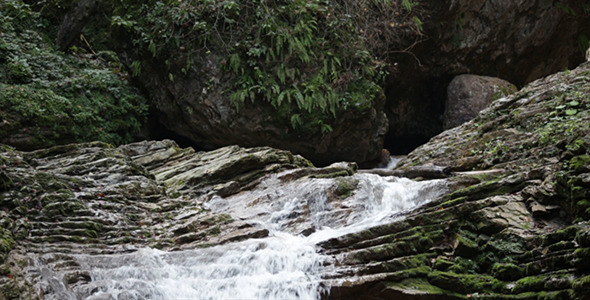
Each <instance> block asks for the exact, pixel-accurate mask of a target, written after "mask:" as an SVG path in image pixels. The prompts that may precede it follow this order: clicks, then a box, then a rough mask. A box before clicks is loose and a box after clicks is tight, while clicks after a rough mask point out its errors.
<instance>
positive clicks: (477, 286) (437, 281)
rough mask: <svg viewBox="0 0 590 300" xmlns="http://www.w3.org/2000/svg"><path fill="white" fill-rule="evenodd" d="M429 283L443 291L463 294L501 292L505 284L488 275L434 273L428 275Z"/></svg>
mask: <svg viewBox="0 0 590 300" xmlns="http://www.w3.org/2000/svg"><path fill="white" fill-rule="evenodd" d="M428 281H429V282H430V283H432V284H434V285H436V286H438V287H440V288H442V289H445V290H449V291H453V292H457V293H462V294H468V293H474V292H478V293H490V292H501V291H503V290H504V284H503V283H502V282H501V281H498V280H497V279H495V278H494V277H492V276H488V275H478V274H457V273H453V272H441V271H434V272H431V273H429V274H428Z"/></svg>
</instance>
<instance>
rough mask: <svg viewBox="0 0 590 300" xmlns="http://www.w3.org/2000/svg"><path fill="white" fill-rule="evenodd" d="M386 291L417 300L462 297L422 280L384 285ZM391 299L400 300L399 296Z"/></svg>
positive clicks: (409, 279) (408, 280)
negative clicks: (416, 299) (417, 299)
mask: <svg viewBox="0 0 590 300" xmlns="http://www.w3.org/2000/svg"><path fill="white" fill-rule="evenodd" d="M385 285H386V287H387V289H391V290H395V291H397V292H399V293H401V294H403V295H409V296H407V297H416V298H419V299H433V300H435V299H462V298H463V296H462V295H460V294H458V293H455V292H452V291H448V290H444V289H441V288H440V287H438V286H435V285H432V284H430V282H428V280H426V279H424V278H408V279H404V280H403V281H401V282H396V283H386V284H385ZM392 296H393V297H395V298H393V297H392V299H396V298H400V295H396V294H394V295H392Z"/></svg>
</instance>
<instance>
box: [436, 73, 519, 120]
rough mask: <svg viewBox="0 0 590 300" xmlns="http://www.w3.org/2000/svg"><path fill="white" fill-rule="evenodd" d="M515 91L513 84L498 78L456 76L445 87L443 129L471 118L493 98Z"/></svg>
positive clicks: (468, 75) (467, 75)
mask: <svg viewBox="0 0 590 300" xmlns="http://www.w3.org/2000/svg"><path fill="white" fill-rule="evenodd" d="M515 91H516V87H515V86H514V85H512V84H511V83H509V82H508V81H505V80H502V79H499V78H494V77H488V76H477V75H470V74H465V75H459V76H456V77H455V78H453V80H452V81H451V83H450V84H449V87H448V88H447V101H446V102H445V112H444V114H443V129H444V130H446V129H450V128H453V127H456V126H458V125H461V124H463V123H465V122H467V121H469V120H471V119H473V118H474V117H475V116H477V114H478V113H479V112H480V111H481V110H483V109H484V108H486V107H487V106H488V104H490V103H491V102H492V101H493V100H495V99H498V98H501V97H504V96H506V95H508V94H511V93H513V92H515Z"/></svg>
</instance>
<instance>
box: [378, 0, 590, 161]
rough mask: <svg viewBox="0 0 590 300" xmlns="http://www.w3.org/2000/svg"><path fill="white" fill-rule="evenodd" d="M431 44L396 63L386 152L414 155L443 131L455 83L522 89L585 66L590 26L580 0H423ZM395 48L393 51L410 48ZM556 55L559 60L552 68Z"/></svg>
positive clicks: (421, 44)
mask: <svg viewBox="0 0 590 300" xmlns="http://www.w3.org/2000/svg"><path fill="white" fill-rule="evenodd" d="M418 8H420V9H424V11H425V12H426V13H425V15H424V16H423V17H421V18H420V19H421V21H422V22H423V33H424V35H425V36H426V37H427V38H424V39H418V42H417V43H416V44H415V45H414V47H411V48H409V49H408V50H407V51H399V52H398V53H393V54H392V55H391V56H389V59H388V61H389V62H390V63H392V64H395V65H396V67H397V69H398V71H399V72H398V73H396V74H393V76H391V78H389V79H388V81H387V83H386V86H387V87H386V96H387V103H386V107H385V112H386V113H387V116H388V118H389V132H388V134H387V136H386V142H385V144H386V147H387V148H388V149H390V150H393V151H392V153H404V152H405V153H407V152H410V151H411V150H413V149H414V148H416V147H418V146H420V145H421V144H424V143H426V142H428V140H429V139H430V138H431V137H433V136H435V135H437V134H438V133H440V132H441V131H442V129H443V126H442V125H443V124H442V122H441V121H442V120H441V119H440V117H441V116H442V115H443V111H444V107H445V105H444V103H445V95H446V89H447V86H448V84H449V82H450V81H451V79H453V77H454V76H456V75H459V74H481V75H486V76H492V77H499V78H503V79H505V80H507V81H509V82H511V83H513V84H515V85H516V86H518V87H521V86H523V85H525V84H527V83H529V82H531V81H533V80H536V79H538V78H541V77H543V76H547V75H550V74H552V73H554V72H559V71H562V70H563V69H564V68H569V69H573V68H575V67H576V66H577V65H578V64H579V63H581V62H582V61H583V60H584V57H583V53H582V52H581V51H580V50H579V48H578V46H577V44H576V43H572V42H571V41H575V40H578V36H580V35H582V34H583V35H587V33H585V32H584V30H583V29H582V28H588V27H590V23H589V22H590V20H589V19H588V18H587V11H586V10H585V9H584V7H583V4H582V3H581V2H579V1H576V0H567V1H561V2H560V6H559V7H557V6H556V5H554V3H553V2H550V1H545V2H543V1H529V2H526V1H494V2H489V1H485V0H476V1H470V0H457V1H450V2H444V1H421V2H420V5H418ZM411 44H412V42H409V43H408V44H407V45H401V46H398V45H395V46H398V47H395V46H392V47H390V48H391V49H406V48H407V47H408V46H410V45H411ZM548 55H549V56H550V57H554V58H555V59H554V60H551V61H547V59H546V58H547V57H548Z"/></svg>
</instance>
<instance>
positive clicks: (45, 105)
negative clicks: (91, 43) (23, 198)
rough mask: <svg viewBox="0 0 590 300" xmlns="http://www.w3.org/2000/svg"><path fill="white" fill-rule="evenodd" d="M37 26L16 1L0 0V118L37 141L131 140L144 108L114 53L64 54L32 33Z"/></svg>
mask: <svg viewBox="0 0 590 300" xmlns="http://www.w3.org/2000/svg"><path fill="white" fill-rule="evenodd" d="M24 20H26V21H24ZM42 26H43V20H42V19H41V18H40V17H39V16H38V14H36V13H34V12H32V11H31V10H30V9H29V8H28V6H26V5H24V4H23V3H22V2H21V1H4V2H3V4H0V28H2V29H1V30H0V32H1V33H0V118H1V119H2V120H0V122H4V123H5V124H9V125H11V126H10V127H11V128H13V130H28V132H27V133H28V134H31V135H33V136H35V137H37V138H38V139H39V140H41V141H42V142H41V144H40V145H48V144H52V143H54V142H55V141H64V140H65V141H71V142H74V141H87V140H101V141H105V142H109V143H116V144H118V143H124V142H129V141H131V135H132V133H133V132H134V131H137V130H139V128H140V127H141V123H142V122H143V121H144V120H145V117H146V114H147V107H146V105H145V104H144V102H145V101H144V99H143V98H142V97H140V96H139V95H138V94H137V92H136V91H135V90H134V89H132V88H131V87H130V86H129V84H128V83H127V82H126V81H125V80H124V79H123V74H122V73H120V71H119V69H120V68H121V66H120V64H119V63H118V61H116V55H113V54H112V53H108V52H104V53H99V54H98V55H87V56H83V57H82V56H81V57H77V58H76V57H74V56H71V55H65V54H63V53H60V52H58V51H56V50H55V49H53V46H52V45H51V44H52V43H51V41H49V40H48V39H47V38H46V37H44V36H43V35H41V34H40V33H39V32H38V29H39V27H42ZM0 133H1V134H2V137H4V136H5V135H7V134H11V133H10V132H4V131H2V132H0ZM12 133H15V132H12Z"/></svg>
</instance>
